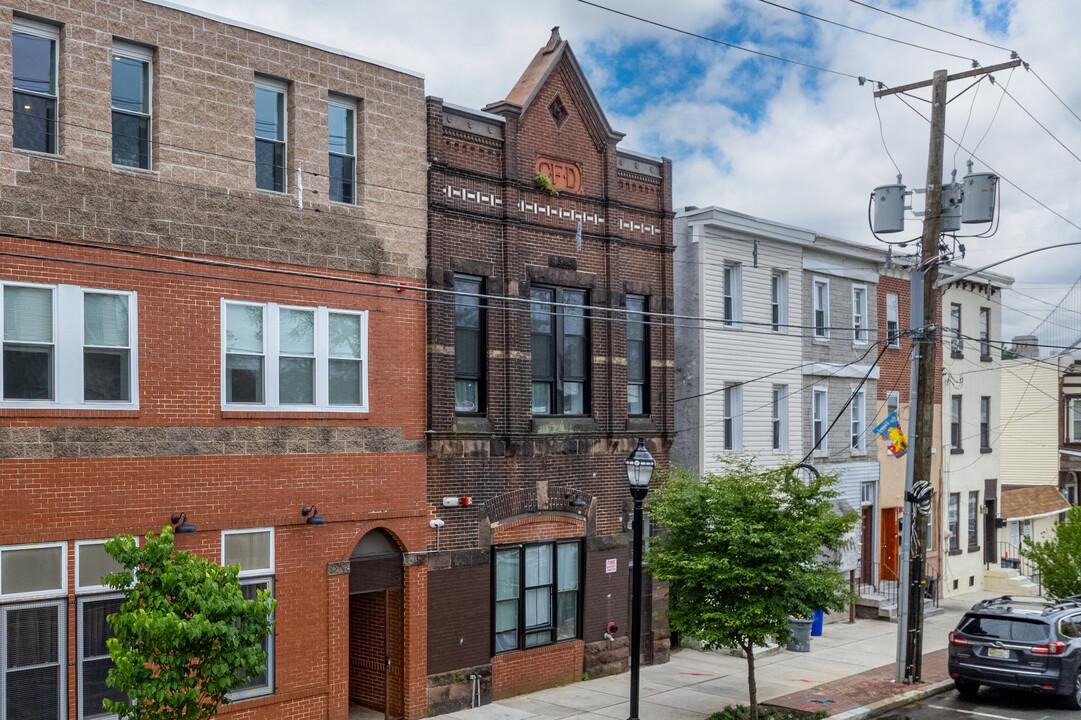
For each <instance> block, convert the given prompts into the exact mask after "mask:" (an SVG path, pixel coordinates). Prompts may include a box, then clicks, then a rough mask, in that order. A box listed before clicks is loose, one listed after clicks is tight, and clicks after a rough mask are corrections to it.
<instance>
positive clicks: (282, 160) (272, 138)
mask: <svg viewBox="0 0 1081 720" xmlns="http://www.w3.org/2000/svg"><path fill="white" fill-rule="evenodd" d="M287 91H288V86H287V85H286V84H285V83H283V82H281V81H280V80H273V79H271V78H264V77H257V78H255V187H257V188H259V189H260V190H273V191H275V192H287V191H288V187H289V182H288V178H287V177H286V175H287V173H286V172H285V169H286V167H287V166H288V165H287V164H288V156H287V153H286V140H285V139H286V137H288V135H287V133H286V124H287V122H288V119H287V118H288V113H287V112H286V108H285V96H286V92H287Z"/></svg>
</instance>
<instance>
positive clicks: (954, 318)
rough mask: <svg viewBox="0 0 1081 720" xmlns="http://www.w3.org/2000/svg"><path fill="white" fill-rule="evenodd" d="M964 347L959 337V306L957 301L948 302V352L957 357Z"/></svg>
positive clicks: (960, 355)
mask: <svg viewBox="0 0 1081 720" xmlns="http://www.w3.org/2000/svg"><path fill="white" fill-rule="evenodd" d="M964 349H965V343H964V341H963V340H962V339H961V306H960V305H958V304H957V303H951V304H950V354H951V355H952V356H953V357H955V358H959V357H962V356H963V355H962V353H963V352H964Z"/></svg>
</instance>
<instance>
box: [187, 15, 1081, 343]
mask: <svg viewBox="0 0 1081 720" xmlns="http://www.w3.org/2000/svg"><path fill="white" fill-rule="evenodd" d="M596 2H597V4H599V5H604V6H607V7H609V8H615V9H618V10H620V11H623V12H625V13H629V14H632V15H637V16H639V17H641V18H645V19H647V20H651V21H653V22H655V23H660V24H663V25H667V26H671V27H672V28H678V29H680V30H684V31H687V32H690V33H694V34H696V35H700V36H704V37H706V38H712V39H713V40H718V41H722V42H724V43H729V44H731V45H738V46H742V47H744V48H748V49H751V50H755V51H757V52H759V53H764V54H767V55H774V56H778V57H782V58H785V59H787V60H792V61H796V62H799V63H803V64H805V65H810V66H814V67H815V68H820V69H812V68H808V67H805V66H800V65H796V64H792V63H786V62H783V61H779V60H774V59H770V58H766V57H763V56H761V55H754V54H751V53H748V52H745V51H743V50H739V49H736V48H733V47H726V46H724V45H721V44H718V43H715V42H710V41H709V40H705V39H701V38H695V37H691V36H689V35H686V34H682V33H679V32H676V31H674V30H671V29H665V28H662V27H658V26H657V25H652V24H648V23H646V22H642V21H640V20H635V19H631V18H627V17H623V16H620V15H617V14H615V13H612V12H610V11H606V10H604V9H600V8H598V7H595V6H592V5H589V4H586V3H584V2H581V1H580V0H546V1H545V2H533V1H531V2H524V1H523V0H454V1H453V2H451V1H450V0H390V1H385V2H371V1H364V0H361V1H356V0H354V2H345V1H344V0H315V1H306V2H295V0H184V2H183V3H182V4H184V5H187V6H189V7H194V8H196V9H199V10H202V11H204V12H210V13H214V14H217V15H221V16H224V17H227V18H232V19H236V20H241V21H243V22H246V23H248V24H252V25H256V26H259V27H263V28H267V29H270V30H273V31H276V32H281V33H286V34H289V35H292V36H295V37H301V38H304V39H307V40H312V41H315V42H319V43H323V44H326V45H331V46H334V47H337V48H341V49H344V50H348V51H350V52H353V53H357V54H360V55H364V56H366V57H369V58H372V59H376V60H379V61H382V62H386V63H390V64H393V65H397V66H400V67H404V68H408V69H411V70H415V71H418V72H420V73H423V74H424V76H425V82H426V89H427V93H428V94H430V95H436V96H439V97H442V98H443V99H444V100H446V101H447V102H451V103H455V104H458V105H466V106H470V107H482V106H484V105H486V104H488V103H490V102H493V101H495V100H499V99H502V98H503V97H505V96H506V94H507V92H508V91H509V90H510V88H511V87H512V86H513V85H514V83H515V81H516V80H517V79H518V76H519V75H520V74H521V72H522V70H523V69H524V68H525V67H526V65H527V64H528V62H529V61H530V59H531V58H532V57H533V55H534V53H535V52H536V51H537V49H538V48H539V47H540V46H542V45H543V44H544V43H545V42H546V41H547V40H548V36H549V32H550V30H551V28H552V27H553V26H556V25H558V26H560V33H561V34H562V36H563V38H565V39H567V40H569V41H570V43H571V46H572V48H573V49H574V52H575V54H576V55H577V57H578V59H579V61H580V62H581V64H582V66H583V68H584V70H585V72H586V75H587V77H588V79H589V81H590V83H591V84H592V86H593V89H594V91H595V92H596V94H597V96H598V98H599V99H600V102H601V104H602V105H603V106H604V107H605V109H606V111H607V113H608V115H609V120H610V121H611V123H612V125H613V126H614V127H615V128H616V129H617V130H620V131H622V132H625V133H626V134H627V137H626V139H625V140H624V141H623V143H622V145H623V146H625V147H627V148H629V149H632V150H637V151H641V152H646V153H649V154H653V155H662V156H665V157H669V158H671V159H672V160H673V162H674V174H675V177H674V193H675V194H674V204H675V206H676V207H682V206H684V205H697V206H705V205H718V206H721V207H725V208H730V209H732V210H736V211H739V212H743V213H747V214H751V215H757V216H761V217H765V218H769V219H772V220H776V221H779V222H783V223H787V224H790V225H795V226H799V227H803V228H807V229H811V230H814V231H817V232H819V233H822V234H826V235H831V236H834V237H839V238H843V239H847V240H851V241H854V242H861V243H866V244H874V243H875V242H876V241H875V239H874V238H873V237H872V235H871V233H870V231H869V229H868V227H867V206H868V198H869V194H870V191H871V190H872V188H874V187H875V186H876V185H883V184H887V183H892V182H894V181H895V176H896V175H897V174H898V172H900V173H901V174H902V175H903V182H904V183H905V184H906V185H907V186H908V187H909V188H910V189H911V188H916V187H922V186H923V185H925V180H926V167H927V148H928V133H929V125H928V122H927V120H926V119H924V117H927V116H928V115H929V106H928V103H927V98H929V95H930V93H929V90H922V91H914V92H913V93H912V95H911V96H905V97H904V101H902V100H901V99H900V97H899V96H892V97H886V98H882V99H881V100H877V101H876V100H875V99H874V97H873V94H872V93H873V87H874V82H875V81H878V82H882V83H884V84H885V85H886V86H889V87H897V86H900V85H905V84H909V83H913V82H918V81H921V80H929V79H930V78H931V76H932V75H933V73H934V71H935V70H936V69H945V70H948V71H949V72H950V73H951V74H952V73H958V72H963V71H965V70H968V69H970V68H971V67H972V63H973V61H976V62H978V63H979V64H980V65H981V66H985V67H986V66H990V65H995V64H998V63H1002V62H1005V61H1007V60H1009V59H1010V52H1009V51H1011V50H1012V51H1016V52H1017V53H1018V55H1019V56H1020V57H1021V59H1022V60H1023V61H1025V62H1026V63H1028V64H1029V69H1028V70H1025V69H1023V68H1019V69H1017V70H1014V71H1009V70H1007V71H1000V72H997V73H995V74H994V75H993V78H994V83H992V82H990V81H988V80H986V79H984V80H983V81H981V82H975V81H974V80H959V81H956V82H951V83H950V87H949V97H950V103H949V105H948V108H947V128H946V132H947V136H948V137H949V138H952V141H951V140H947V142H946V162H945V166H946V171H947V179H948V174H949V171H950V170H953V169H956V170H957V177H958V179H960V178H961V177H963V176H964V175H965V173H966V172H967V170H966V165H965V163H966V161H967V160H969V159H970V156H971V155H973V154H974V155H975V158H973V161H974V163H975V169H976V170H977V171H983V170H988V169H991V170H993V171H994V172H996V173H998V174H999V175H1000V176H1001V177H1002V178H1003V179H1004V182H1003V183H1002V185H1001V186H1000V199H1001V220H1000V222H999V224H998V228H997V232H995V233H994V234H993V235H992V236H991V237H988V238H977V237H970V238H967V239H964V240H962V242H964V244H965V246H966V249H967V257H966V259H965V261H964V262H965V264H967V265H970V266H973V267H979V266H983V265H986V264H990V263H992V262H995V261H997V260H1001V259H1004V258H1007V257H1010V256H1012V255H1015V254H1017V253H1020V252H1022V251H1024V250H1028V249H1033V248H1037V247H1042V246H1046V245H1052V244H1055V243H1060V242H1070V241H1081V197H1079V190H1081V118H1079V116H1081V82H1079V81H1078V80H1077V79H1076V68H1078V67H1079V66H1081V42H1079V40H1078V39H1079V38H1081V13H1078V12H1076V10H1077V2H1076V0H862V1H861V2H856V1H855V0H676V1H675V2H669V3H658V2H648V1H647V0H596ZM869 6H870V7H869ZM793 9H796V10H800V11H802V12H804V13H807V14H810V15H815V16H818V17H819V18H822V20H817V19H812V18H809V17H807V16H804V15H799V14H796V13H795V12H792V10H793ZM882 10H885V11H889V12H891V13H895V14H896V15H900V16H902V17H903V18H906V19H908V20H913V21H917V22H919V23H923V24H924V25H919V24H916V23H914V22H908V21H906V20H905V19H901V18H898V17H894V16H891V15H889V14H887V13H885V12H881V11H882ZM824 20H828V21H832V22H833V23H838V24H840V25H847V26H851V27H853V28H858V29H859V30H862V31H865V33H874V34H876V35H878V36H882V37H874V36H872V35H869V34H865V33H859V32H855V31H853V30H849V29H846V28H843V27H840V26H839V25H838V24H830V23H828V22H824ZM925 25H926V26H931V27H926V26H925ZM934 28H940V29H942V30H946V31H948V32H949V33H952V34H948V33H946V32H940V31H938V30H936V29H934ZM885 38H890V39H892V40H894V41H900V42H893V41H891V40H890V39H885ZM902 43H909V44H908V45H906V44H902ZM913 46H922V47H913ZM995 46H998V47H995ZM860 76H862V77H864V78H868V79H869V82H867V83H866V84H864V85H862V86H861V85H860V83H859V82H858V80H857V77H860ZM1007 93H1008V94H1007ZM921 115H923V116H924V117H921ZM1041 125H1042V127H1041ZM959 145H960V147H959ZM913 204H914V205H915V208H916V209H917V210H919V209H922V205H923V197H922V196H921V195H917V196H915V197H914V199H913ZM981 229H983V228H981ZM920 231H921V224H920V223H919V221H918V219H916V218H915V217H914V216H912V215H911V214H909V216H908V218H907V220H906V227H905V233H904V234H902V235H901V236H892V237H891V238H890V239H902V238H904V237H913V238H914V237H917V236H918V235H919V234H920ZM995 270H996V271H997V272H1001V273H1003V274H1007V275H1011V276H1013V277H1014V278H1015V279H1016V284H1015V286H1014V288H1015V291H1014V292H1009V293H1007V294H1006V295H1005V297H1004V299H1003V305H1004V307H1005V311H1004V313H1005V314H1004V317H1005V321H1004V327H1003V335H1004V336H1005V337H1007V338H1009V337H1011V336H1013V335H1015V334H1021V333H1026V332H1029V331H1031V330H1033V329H1034V328H1035V327H1036V326H1037V325H1039V324H1040V322H1041V321H1042V320H1043V319H1044V318H1045V316H1046V315H1047V313H1048V311H1049V310H1050V309H1051V305H1053V304H1055V303H1057V302H1058V301H1059V299H1060V298H1061V297H1062V295H1063V294H1064V293H1066V291H1067V290H1068V289H1069V288H1070V286H1071V285H1072V284H1073V283H1074V282H1075V281H1076V280H1077V279H1078V277H1079V276H1081V246H1075V247H1071V248H1063V249H1059V250H1049V251H1047V252H1043V253H1039V254H1036V255H1032V256H1029V257H1028V258H1025V259H1022V260H1017V261H1014V262H1010V263H1007V264H1005V265H1002V266H999V267H998V268H995ZM1076 295H1077V293H1075V296H1076ZM1078 302H1079V301H1078V300H1074V302H1073V304H1072V311H1070V312H1065V313H1060V315H1059V316H1058V317H1056V318H1054V319H1053V322H1055V323H1057V325H1058V326H1057V327H1054V330H1055V332H1056V335H1058V334H1059V333H1061V332H1065V333H1069V332H1070V331H1073V333H1074V336H1075V337H1076V335H1077V334H1078V333H1081V305H1079V304H1078ZM1063 325H1065V326H1067V327H1062V326H1063ZM1040 335H1041V339H1043V338H1045V337H1047V335H1048V326H1046V325H1045V326H1044V329H1043V330H1041V332H1040Z"/></svg>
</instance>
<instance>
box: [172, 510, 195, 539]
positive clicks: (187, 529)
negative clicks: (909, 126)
mask: <svg viewBox="0 0 1081 720" xmlns="http://www.w3.org/2000/svg"><path fill="white" fill-rule="evenodd" d="M171 519H172V521H173V532H174V533H176V534H177V535H190V534H191V533H193V532H195V525H193V524H192V523H190V522H188V514H187V513H173V517H172V518H171Z"/></svg>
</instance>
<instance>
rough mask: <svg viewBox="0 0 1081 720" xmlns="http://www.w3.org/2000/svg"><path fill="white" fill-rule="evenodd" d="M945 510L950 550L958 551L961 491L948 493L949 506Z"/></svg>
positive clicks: (959, 545)
mask: <svg viewBox="0 0 1081 720" xmlns="http://www.w3.org/2000/svg"><path fill="white" fill-rule="evenodd" d="M947 512H948V515H947V517H946V522H947V528H946V530H947V532H949V534H950V552H951V553H959V552H961V538H960V537H959V536H958V533H959V532H960V531H961V527H960V523H961V520H960V513H961V493H950V506H949V509H948V510H947Z"/></svg>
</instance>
